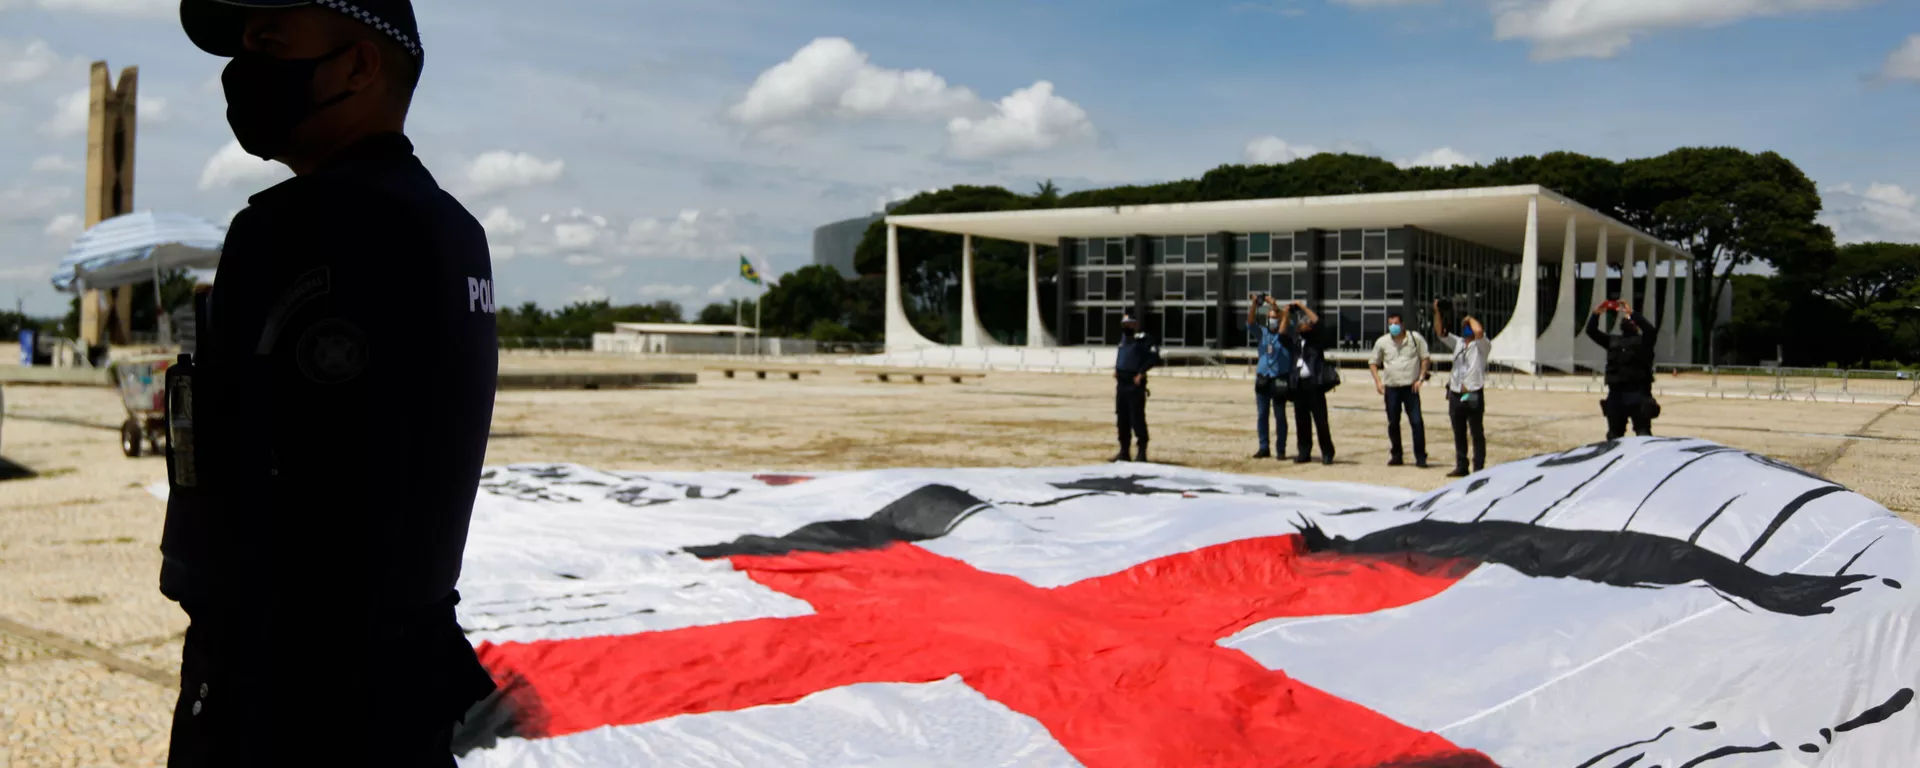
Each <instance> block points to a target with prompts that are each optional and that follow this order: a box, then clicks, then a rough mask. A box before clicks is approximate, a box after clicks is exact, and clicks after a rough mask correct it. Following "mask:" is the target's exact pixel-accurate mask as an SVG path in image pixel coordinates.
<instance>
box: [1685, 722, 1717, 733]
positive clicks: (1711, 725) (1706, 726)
mask: <svg viewBox="0 0 1920 768" xmlns="http://www.w3.org/2000/svg"><path fill="white" fill-rule="evenodd" d="M1691 727H1692V728H1693V729H1694V730H1696V731H1711V730H1713V729H1715V728H1718V727H1720V724H1719V723H1716V722H1714V721H1712V720H1708V721H1706V722H1704V723H1701V724H1699V725H1695V726H1691Z"/></svg>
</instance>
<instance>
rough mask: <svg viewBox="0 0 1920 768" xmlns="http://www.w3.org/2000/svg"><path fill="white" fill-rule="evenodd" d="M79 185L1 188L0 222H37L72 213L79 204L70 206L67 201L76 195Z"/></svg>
mask: <svg viewBox="0 0 1920 768" xmlns="http://www.w3.org/2000/svg"><path fill="white" fill-rule="evenodd" d="M78 186H79V185H77V184H76V185H73V186H48V187H32V186H27V185H24V184H15V185H14V186H11V187H7V188H6V189H0V223H28V222H33V223H36V224H37V223H38V222H41V221H44V220H46V219H48V218H51V217H53V216H56V215H58V214H61V213H70V212H72V211H74V210H75V209H76V208H78V206H77V205H76V206H69V204H68V202H67V201H68V200H70V199H71V198H73V197H75V194H74V193H75V192H76V187H78Z"/></svg>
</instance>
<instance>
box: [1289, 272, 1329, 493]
mask: <svg viewBox="0 0 1920 768" xmlns="http://www.w3.org/2000/svg"><path fill="white" fill-rule="evenodd" d="M1286 314H1287V324H1288V325H1289V326H1291V327H1289V328H1288V329H1287V331H1286V334H1285V336H1284V341H1285V342H1286V350H1287V352H1288V354H1290V355H1291V356H1292V357H1293V365H1292V367H1291V368H1290V369H1289V370H1288V372H1287V376H1288V381H1287V385H1288V389H1289V390H1290V394H1291V395H1292V396H1293V430H1294V432H1296V433H1297V436H1296V437H1295V439H1296V440H1298V441H1299V442H1298V443H1296V445H1295V447H1296V448H1298V449H1299V450H1298V455H1296V456H1294V457H1293V463H1295V464H1305V463H1307V462H1310V461H1313V438H1314V436H1315V435H1316V434H1317V435H1318V436H1319V438H1320V460H1321V461H1323V462H1325V463H1327V464H1332V463H1333V432H1332V428H1331V427H1329V426H1328V425H1327V392H1329V391H1331V390H1332V389H1333V388H1334V387H1337V386H1340V370H1339V369H1337V368H1335V367H1334V366H1333V364H1332V363H1329V362H1327V355H1326V348H1327V341H1326V339H1325V337H1324V336H1325V335H1324V334H1323V333H1321V332H1320V328H1319V325H1320V315H1318V314H1316V313H1314V311H1313V310H1311V309H1308V308H1307V305H1305V304H1301V303H1300V302H1297V301H1293V302H1288V303H1287V306H1286Z"/></svg>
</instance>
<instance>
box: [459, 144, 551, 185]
mask: <svg viewBox="0 0 1920 768" xmlns="http://www.w3.org/2000/svg"><path fill="white" fill-rule="evenodd" d="M566 169H567V162H566V161H565V160H557V159H556V160H541V159H540V158H537V157H534V156H533V155H529V154H526V153H525V152H506V151H502V150H495V151H492V152H484V153H481V155H480V156H479V157H476V158H474V159H473V162H471V163H468V164H467V167H466V171H465V174H464V175H465V177H466V180H467V190H466V191H467V192H469V193H470V194H475V195H484V194H488V193H490V192H498V191H500V190H503V189H512V188H515V187H530V186H533V185H536V184H551V183H553V182H555V181H558V180H559V179H560V175H561V174H562V173H564V172H565V171H566Z"/></svg>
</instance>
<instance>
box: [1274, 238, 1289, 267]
mask: <svg viewBox="0 0 1920 768" xmlns="http://www.w3.org/2000/svg"><path fill="white" fill-rule="evenodd" d="M1273 260H1274V261H1293V238H1292V237H1289V236H1285V235H1280V236H1276V237H1274V238H1273Z"/></svg>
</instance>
